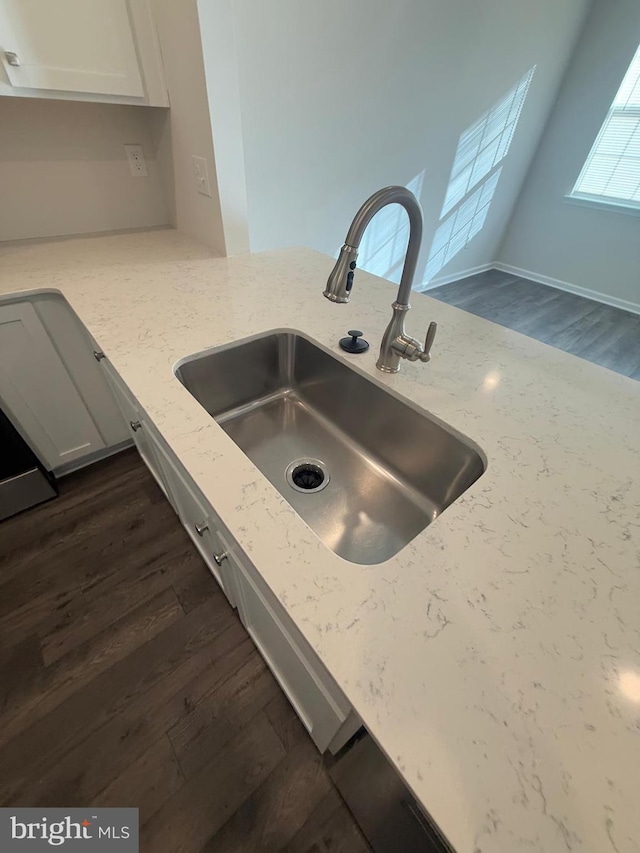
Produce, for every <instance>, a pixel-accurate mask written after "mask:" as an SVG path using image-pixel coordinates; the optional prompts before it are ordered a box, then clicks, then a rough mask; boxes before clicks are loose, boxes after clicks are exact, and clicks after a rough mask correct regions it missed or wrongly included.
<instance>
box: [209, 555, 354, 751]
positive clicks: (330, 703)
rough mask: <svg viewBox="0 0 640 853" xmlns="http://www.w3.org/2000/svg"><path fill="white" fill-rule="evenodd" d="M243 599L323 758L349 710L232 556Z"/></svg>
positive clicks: (245, 616)
mask: <svg viewBox="0 0 640 853" xmlns="http://www.w3.org/2000/svg"><path fill="white" fill-rule="evenodd" d="M223 542H224V539H223ZM227 561H229V562H230V564H231V567H232V569H233V576H234V581H235V585H236V590H237V594H238V612H239V613H240V617H241V619H242V622H243V624H244V626H245V628H246V629H247V631H248V632H249V634H250V635H251V638H252V639H253V641H254V643H255V644H256V646H257V647H258V649H259V651H260V654H261V655H262V656H263V658H264V659H265V661H266V662H267V664H268V665H269V667H270V669H271V671H272V672H273V674H274V675H275V677H276V678H277V680H278V682H279V683H280V686H281V687H282V689H283V690H284V692H285V693H286V694H287V697H288V698H289V701H290V702H291V704H292V705H293V707H294V710H295V711H296V713H297V715H298V716H299V717H300V719H301V720H302V722H303V724H304V726H305V727H306V729H307V731H308V732H309V734H310V735H311V737H312V739H313V741H314V742H315V744H316V746H317V747H318V749H319V750H320V751H321V752H324V751H325V749H327V748H328V747H329V745H330V744H331V742H332V740H333V739H334V737H335V735H336V734H337V733H338V731H339V729H340V728H341V727H342V725H343V723H344V722H345V721H346V719H347V717H348V715H349V713H350V710H351V709H350V706H349V703H348V702H347V700H346V698H345V697H344V696H341V697H340V698H339V699H338V694H339V691H338V688H337V686H336V685H335V683H334V682H333V679H332V678H331V676H330V675H329V673H328V672H327V671H326V670H325V669H324V667H323V666H322V664H321V663H320V661H318V660H317V659H316V658H315V654H314V653H313V652H312V651H311V649H308V651H307V650H303V648H302V647H301V645H300V644H299V643H298V642H296V640H295V639H294V637H293V636H292V631H291V628H293V626H292V625H291V626H289V625H287V624H286V623H287V622H289V618H288V617H287V616H286V614H284V615H283V616H284V618H283V616H281V615H280V614H279V613H278V612H277V610H278V609H279V605H278V603H277V602H276V601H275V600H273V601H270V600H268V599H267V596H266V595H265V594H263V592H262V591H261V589H260V588H259V586H258V583H257V582H256V579H254V578H253V577H252V574H253V573H250V572H249V571H247V569H246V568H245V567H244V565H243V564H242V563H241V562H240V561H239V560H238V559H236V557H235V555H234V554H233V553H229V555H228V557H227Z"/></svg>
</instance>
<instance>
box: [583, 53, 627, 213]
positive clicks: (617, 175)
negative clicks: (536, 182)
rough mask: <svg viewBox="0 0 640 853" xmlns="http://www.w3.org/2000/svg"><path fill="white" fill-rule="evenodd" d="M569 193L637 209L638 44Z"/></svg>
mask: <svg viewBox="0 0 640 853" xmlns="http://www.w3.org/2000/svg"><path fill="white" fill-rule="evenodd" d="M571 195H572V196H573V197H574V198H586V199H591V200H595V201H606V202H609V203H610V204H621V205H624V206H627V207H637V208H640V47H638V50H637V51H636V55H635V56H634V58H633V60H632V62H631V65H630V66H629V70H628V71H627V73H626V74H625V77H624V80H623V81H622V85H621V86H620V88H619V90H618V94H617V95H616V97H615V98H614V101H613V104H612V105H611V108H610V110H609V113H608V115H607V117H606V119H605V122H604V124H603V125H602V128H601V129H600V133H599V134H598V138H597V139H596V141H595V143H594V145H593V148H592V149H591V151H590V153H589V156H588V157H587V160H586V163H585V164H584V166H583V168H582V171H581V172H580V176H579V177H578V180H577V181H576V185H575V186H574V188H573V190H572V192H571Z"/></svg>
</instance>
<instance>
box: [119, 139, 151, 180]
mask: <svg viewBox="0 0 640 853" xmlns="http://www.w3.org/2000/svg"><path fill="white" fill-rule="evenodd" d="M124 150H125V151H126V152H127V160H128V161H129V168H130V169H131V174H132V175H133V177H134V178H146V177H147V175H148V174H149V173H148V172H147V164H146V163H145V161H144V151H143V150H142V145H125V146H124Z"/></svg>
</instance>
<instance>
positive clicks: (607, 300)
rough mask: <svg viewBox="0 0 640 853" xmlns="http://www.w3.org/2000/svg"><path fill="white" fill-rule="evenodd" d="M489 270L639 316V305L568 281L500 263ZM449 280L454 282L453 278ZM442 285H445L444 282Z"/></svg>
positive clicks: (496, 263) (492, 265)
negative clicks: (527, 280)
mask: <svg viewBox="0 0 640 853" xmlns="http://www.w3.org/2000/svg"><path fill="white" fill-rule="evenodd" d="M490 268H492V269H496V270H500V272H507V273H511V275H517V276H520V277H521V278H528V279H531V281H537V282H538V284H548V285H549V287H555V288H556V289H557V290H566V291H567V293H575V294H576V296H584V297H585V298H586V299H593V300H594V301H595V302H602V303H603V304H604V305H611V306H612V307H613V308H622V309H623V310H625V311H631V313H633V314H640V305H639V304H638V303H636V302H629V301H628V300H627V299H618V298H617V297H616V296H609V294H607V293H600V291H598V290H589V289H588V288H587V287H580V285H578V284H571V282H569V281H560V279H557V278H551V276H548V275H541V274H540V273H537V272H533V271H532V270H524V269H521V268H520V267H514V266H511V264H503V263H500V261H496V262H495V263H493V264H491V265H490ZM471 275H473V273H471ZM451 280H452V281H455V278H452V279H451ZM442 283H443V284H445V282H442Z"/></svg>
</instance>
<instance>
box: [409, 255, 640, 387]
mask: <svg viewBox="0 0 640 853" xmlns="http://www.w3.org/2000/svg"><path fill="white" fill-rule="evenodd" d="M426 292H427V295H428V296H433V297H434V298H435V299H440V300H441V301H442V302H447V303H448V304H449V305H454V306H455V307H456V308H462V309H463V310H465V311H469V312H470V313H471V314H476V315H477V316H478V317H484V318H485V319H486V320H492V321H493V322H494V323H498V324H499V325H501V326H506V327H507V328H509V329H514V330H515V331H516V332H522V333H523V334H525V335H528V336H529V337H530V338H536V339H537V340H539V341H543V342H544V343H547V344H550V345H551V346H554V347H557V348H558V349H561V350H564V351H565V352H570V353H573V355H577V356H580V357H581V358H585V359H587V361H592V362H594V363H595V364H601V365H602V366H603V367H608V368H609V369H610V370H615V371H616V373H622V374H623V375H624V376H630V377H631V378H633V379H640V315H638V314H632V313H630V312H629V311H623V310H621V309H620V308H612V307H611V306H609V305H603V304H602V303H600V302H594V301H593V300H591V299H585V298H584V297H582V296H576V295H575V294H573V293H565V292H564V291H563V290H556V288H554V287H549V286H548V285H546V284H538V283H537V282H535V281H529V279H526V278H519V277H518V276H514V275H510V274H509V273H505V272H500V271H499V270H489V271H488V272H484V273H480V274H479V275H474V276H471V277H469V278H465V279H461V280H460V281H454V282H451V283H450V284H444V285H442V287H435V288H434V289H433V290H429V291H426Z"/></svg>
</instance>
